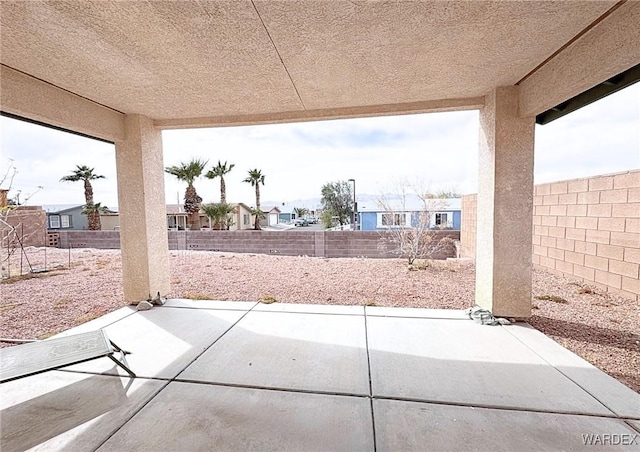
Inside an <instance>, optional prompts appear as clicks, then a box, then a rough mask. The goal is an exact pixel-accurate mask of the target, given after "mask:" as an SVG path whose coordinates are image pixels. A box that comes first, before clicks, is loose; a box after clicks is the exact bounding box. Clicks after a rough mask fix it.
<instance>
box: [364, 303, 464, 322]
mask: <svg viewBox="0 0 640 452" xmlns="http://www.w3.org/2000/svg"><path fill="white" fill-rule="evenodd" d="M365 311H366V313H367V315H368V316H372V317H408V318H421V319H451V320H469V316H468V315H467V314H465V313H464V310H460V309H424V308H387V307H382V306H367V307H366V308H365Z"/></svg>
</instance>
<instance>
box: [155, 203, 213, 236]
mask: <svg viewBox="0 0 640 452" xmlns="http://www.w3.org/2000/svg"><path fill="white" fill-rule="evenodd" d="M166 209H167V228H169V229H173V230H178V231H184V230H186V229H187V218H188V217H189V214H188V213H187V212H185V210H184V205H182V204H167V206H166ZM198 229H211V221H210V220H209V218H207V216H206V215H205V214H204V213H202V212H200V216H199V227H198Z"/></svg>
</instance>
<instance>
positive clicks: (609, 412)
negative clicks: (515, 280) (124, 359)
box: [0, 300, 640, 451]
mask: <svg viewBox="0 0 640 452" xmlns="http://www.w3.org/2000/svg"><path fill="white" fill-rule="evenodd" d="M96 328H106V331H107V332H108V334H109V337H110V338H112V339H113V340H114V341H115V342H116V343H118V344H120V345H122V346H123V347H124V348H126V349H129V350H130V351H131V352H132V354H131V355H130V357H129V364H130V365H131V367H132V368H133V369H134V370H135V371H136V372H137V374H138V378H136V379H135V380H130V379H129V378H127V377H122V376H118V372H119V370H118V369H117V368H115V367H113V366H112V363H111V362H110V361H109V360H107V359H101V360H96V361H92V362H89V363H84V364H79V365H76V366H73V367H71V368H68V369H67V370H65V371H54V372H49V373H46V374H41V375H36V376H33V377H28V378H25V379H22V380H17V381H13V382H9V383H5V384H3V385H2V386H1V387H0V394H1V397H0V400H1V403H2V412H1V416H2V441H1V443H0V446H1V448H2V450H3V451H14V450H26V449H29V448H32V447H33V448H36V449H46V450H78V451H85V450H100V451H107V450H114V451H119V450H168V451H169V450H171V451H173V450H411V449H412V450H432V449H436V450H525V449H529V450H558V449H577V448H580V447H582V446H584V439H583V435H593V434H611V435H618V437H619V438H626V439H628V440H629V441H632V440H634V439H635V441H636V442H637V441H638V440H637V439H636V437H635V436H634V435H637V434H638V432H639V431H640V430H638V429H640V395H638V394H637V393H635V392H633V391H632V390H630V389H629V388H627V387H626V386H624V385H622V384H621V383H619V382H617V381H616V380H614V379H613V378H611V377H609V376H608V375H606V374H604V373H603V372H601V371H600V370H598V369H597V368H595V367H593V366H592V365H591V364H589V363H587V362H585V361H584V360H582V359H581V358H579V357H577V356H576V355H574V354H572V353H571V352H569V351H567V350H566V349H564V348H562V347H560V346H559V345H558V344H556V343H555V342H553V341H551V340H550V339H548V338H547V337H546V336H544V335H542V334H541V333H539V332H538V331H536V330H534V329H533V328H531V327H529V326H528V325H526V324H516V325H510V326H504V327H503V326H499V327H489V326H480V325H477V324H475V323H473V322H472V321H470V320H468V319H466V318H465V316H464V314H463V313H462V312H461V311H444V310H427V309H395V308H364V307H362V306H322V305H284V304H273V305H261V304H257V303H254V302H236V303H234V302H215V301H209V302H207V301H200V302H194V301H189V300H171V301H169V303H168V304H167V305H165V306H164V307H159V308H154V309H153V310H151V311H146V312H136V311H134V310H132V309H131V308H123V309H121V310H120V311H116V312H114V313H112V314H110V315H107V316H104V317H102V318H99V319H96V320H94V321H92V322H89V323H87V324H84V325H82V326H79V327H77V328H74V329H73V330H69V331H68V332H65V333H63V334H69V333H72V332H80V331H85V330H90V329H96ZM634 429H636V430H634Z"/></svg>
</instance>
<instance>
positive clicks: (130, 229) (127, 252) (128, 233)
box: [116, 115, 170, 302]
mask: <svg viewBox="0 0 640 452" xmlns="http://www.w3.org/2000/svg"><path fill="white" fill-rule="evenodd" d="M125 130H126V137H127V138H126V139H125V140H122V141H118V142H116V169H117V174H118V204H119V209H120V230H121V232H120V246H121V249H122V272H123V275H124V278H123V279H124V298H125V301H129V302H135V301H140V300H145V299H147V297H149V296H150V295H151V296H152V297H155V296H156V295H157V293H158V292H160V294H161V295H166V294H167V293H168V292H169V289H170V285H169V247H168V245H167V220H166V212H165V202H164V168H163V164H162V136H161V132H160V131H159V130H157V129H156V128H154V127H153V123H152V122H151V120H150V119H148V118H145V117H144V116H140V115H127V116H126V118H125Z"/></svg>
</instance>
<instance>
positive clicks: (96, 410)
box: [0, 360, 167, 452]
mask: <svg viewBox="0 0 640 452" xmlns="http://www.w3.org/2000/svg"><path fill="white" fill-rule="evenodd" d="M107 361H108V360H107ZM166 384H167V383H166V382H163V381H157V380H146V379H140V378H136V379H130V378H119V377H111V376H104V375H89V374H78V373H71V372H61V371H53V372H48V373H46V374H40V375H34V376H32V377H27V378H23V379H21V380H15V381H12V382H9V383H4V384H2V385H0V409H1V410H2V411H1V416H2V424H1V425H2V436H1V439H0V450H2V451H7V452H9V451H22V450H27V449H31V448H33V449H32V450H43V451H44V450H46V451H50V450H67V451H85V450H95V448H97V447H98V446H99V445H100V444H102V442H104V441H105V440H106V439H107V438H109V436H110V435H111V434H112V433H113V432H114V431H116V430H117V429H118V428H120V426H121V425H122V424H124V423H125V422H126V420H127V419H129V417H131V416H132V415H133V414H134V413H135V412H136V411H137V410H139V409H140V408H141V407H142V406H143V405H144V404H145V403H146V402H147V401H148V400H150V399H151V398H152V397H153V396H154V395H155V394H157V393H158V391H160V390H161V389H162V388H163V387H164V386H165V385H166ZM127 385H130V386H127Z"/></svg>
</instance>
